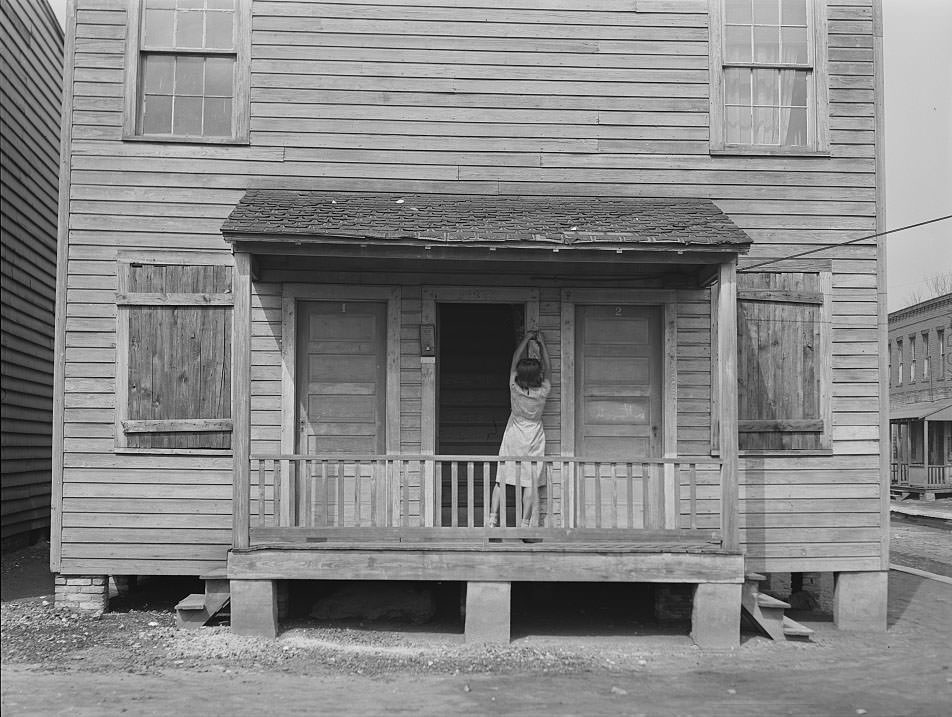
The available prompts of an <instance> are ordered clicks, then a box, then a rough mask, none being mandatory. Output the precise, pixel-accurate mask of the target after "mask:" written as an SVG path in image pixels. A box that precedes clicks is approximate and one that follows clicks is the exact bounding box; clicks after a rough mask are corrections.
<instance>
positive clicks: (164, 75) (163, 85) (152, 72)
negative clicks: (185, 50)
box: [142, 55, 174, 95]
mask: <svg viewBox="0 0 952 717" xmlns="http://www.w3.org/2000/svg"><path fill="white" fill-rule="evenodd" d="M173 61H174V60H173V58H172V57H167V56H164V55H143V56H142V91H143V92H145V93H146V94H156V95H170V94H172V67H173Z"/></svg>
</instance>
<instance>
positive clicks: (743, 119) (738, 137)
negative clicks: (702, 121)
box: [724, 107, 750, 144]
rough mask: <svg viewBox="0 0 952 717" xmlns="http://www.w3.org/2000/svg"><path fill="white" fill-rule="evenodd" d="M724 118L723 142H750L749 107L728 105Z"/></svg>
mask: <svg viewBox="0 0 952 717" xmlns="http://www.w3.org/2000/svg"><path fill="white" fill-rule="evenodd" d="M725 120H726V123H727V131H726V133H725V136H724V141H725V142H727V143H728V144H750V108H749V107H728V108H727V111H726V113H725Z"/></svg>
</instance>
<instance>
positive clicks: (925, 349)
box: [922, 331, 930, 381]
mask: <svg viewBox="0 0 952 717" xmlns="http://www.w3.org/2000/svg"><path fill="white" fill-rule="evenodd" d="M929 364H930V361H929V332H928V331H923V332H922V380H923V381H926V380H928V378H929V369H930V366H929Z"/></svg>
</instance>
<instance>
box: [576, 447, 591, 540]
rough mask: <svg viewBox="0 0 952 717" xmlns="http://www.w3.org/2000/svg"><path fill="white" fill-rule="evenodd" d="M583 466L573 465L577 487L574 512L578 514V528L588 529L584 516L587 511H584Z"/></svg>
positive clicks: (585, 516) (580, 464)
mask: <svg viewBox="0 0 952 717" xmlns="http://www.w3.org/2000/svg"><path fill="white" fill-rule="evenodd" d="M585 465H586V464H585V463H584V462H581V463H576V464H575V481H576V483H577V485H578V491H577V494H578V508H577V509H576V512H577V514H578V527H579V528H587V527H588V520H587V515H586V513H587V511H586V509H585V508H586V506H585Z"/></svg>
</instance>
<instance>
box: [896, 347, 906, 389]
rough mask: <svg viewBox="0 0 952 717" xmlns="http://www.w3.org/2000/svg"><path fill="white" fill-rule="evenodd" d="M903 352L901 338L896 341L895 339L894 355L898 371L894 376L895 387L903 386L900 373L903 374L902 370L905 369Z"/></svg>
mask: <svg viewBox="0 0 952 717" xmlns="http://www.w3.org/2000/svg"><path fill="white" fill-rule="evenodd" d="M903 351H904V347H903V341H902V339H901V338H897V339H896V355H897V356H898V357H899V371H898V373H897V374H896V385H897V386H902V384H903V375H902V372H903V369H904V368H905V358H906V356H905V354H904V353H903Z"/></svg>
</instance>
